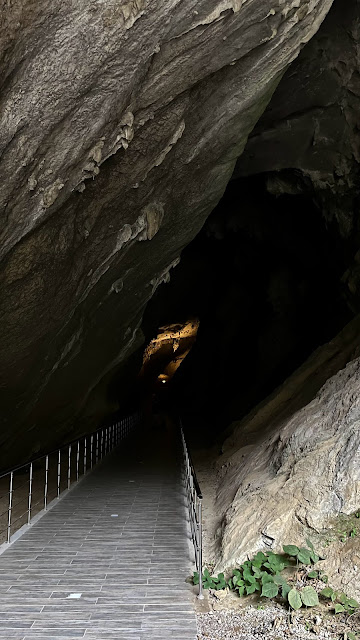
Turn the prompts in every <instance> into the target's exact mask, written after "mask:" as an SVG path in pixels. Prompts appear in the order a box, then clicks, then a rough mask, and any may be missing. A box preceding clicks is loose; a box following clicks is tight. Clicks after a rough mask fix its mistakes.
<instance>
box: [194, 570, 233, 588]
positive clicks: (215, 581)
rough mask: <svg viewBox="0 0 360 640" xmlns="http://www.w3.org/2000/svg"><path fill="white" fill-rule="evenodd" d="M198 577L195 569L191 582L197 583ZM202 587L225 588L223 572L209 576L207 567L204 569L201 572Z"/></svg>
mask: <svg viewBox="0 0 360 640" xmlns="http://www.w3.org/2000/svg"><path fill="white" fill-rule="evenodd" d="M199 581H200V578H199V574H198V572H197V571H195V572H194V577H193V584H199ZM203 588H204V589H215V590H216V591H219V590H220V589H225V588H226V581H225V577H224V574H223V573H219V574H218V576H217V577H216V576H211V575H210V573H209V570H208V569H204V572H203Z"/></svg>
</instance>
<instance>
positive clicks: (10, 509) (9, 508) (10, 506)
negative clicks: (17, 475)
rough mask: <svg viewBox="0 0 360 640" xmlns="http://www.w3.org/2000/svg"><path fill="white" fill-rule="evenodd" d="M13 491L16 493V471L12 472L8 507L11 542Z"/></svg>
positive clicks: (8, 531)
mask: <svg viewBox="0 0 360 640" xmlns="http://www.w3.org/2000/svg"><path fill="white" fill-rule="evenodd" d="M13 493H14V472H13V471H12V472H11V473H10V487H9V507H8V526H7V543H8V544H10V538H11V515H12V505H13Z"/></svg>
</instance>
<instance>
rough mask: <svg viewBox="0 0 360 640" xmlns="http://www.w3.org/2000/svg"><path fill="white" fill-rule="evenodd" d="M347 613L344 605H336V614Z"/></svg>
mask: <svg viewBox="0 0 360 640" xmlns="http://www.w3.org/2000/svg"><path fill="white" fill-rule="evenodd" d="M343 611H345V607H343V605H342V604H336V605H335V613H343Z"/></svg>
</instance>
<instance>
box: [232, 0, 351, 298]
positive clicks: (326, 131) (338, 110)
mask: <svg viewBox="0 0 360 640" xmlns="http://www.w3.org/2000/svg"><path fill="white" fill-rule="evenodd" d="M359 10H360V2H359V0H348V1H347V2H346V3H340V2H339V3H335V4H334V6H333V8H332V10H331V12H330V13H329V15H328V17H327V18H326V20H325V21H324V23H323V25H322V27H321V29H320V30H319V32H318V34H317V35H316V37H315V38H313V39H312V41H311V42H310V43H309V45H308V46H307V47H306V48H305V49H304V50H303V51H302V53H301V55H300V56H299V58H298V59H297V60H296V62H295V63H294V64H293V65H292V66H291V68H290V69H289V71H288V72H287V73H286V75H285V76H284V78H283V80H282V82H281V85H280V86H279V88H278V90H277V92H276V94H275V95H274V98H273V100H272V101H271V103H270V105H269V107H268V108H267V110H266V112H265V114H264V116H263V117H262V119H261V120H260V122H259V123H258V125H257V127H256V128H255V130H254V131H253V133H252V135H251V137H250V139H249V142H248V145H247V148H246V151H245V153H244V155H243V156H242V157H241V158H240V159H239V162H238V165H237V168H236V171H235V175H243V176H244V175H249V174H253V173H261V172H273V173H272V174H271V175H270V176H269V183H268V188H269V190H270V191H272V192H273V193H278V194H281V193H291V194H292V193H301V192H306V193H313V194H314V197H315V198H316V200H317V202H318V205H319V207H320V208H321V209H322V211H323V213H324V215H325V216H326V217H327V219H328V221H329V223H333V224H334V226H337V227H338V230H339V232H340V234H341V236H342V237H343V238H347V239H348V238H349V237H351V236H352V235H354V234H355V233H357V228H358V220H359V218H358V202H357V198H358V191H357V186H356V185H357V184H358V181H359V160H360V155H359V148H360V145H359V142H360V138H359V112H360V104H359V101H360V75H359V73H360V71H359V51H360V27H359ZM358 262H359V260H357V264H358ZM358 284H359V283H358ZM350 287H351V285H350ZM354 287H355V283H353V284H352V288H353V289H354Z"/></svg>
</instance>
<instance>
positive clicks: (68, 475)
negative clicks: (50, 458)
mask: <svg viewBox="0 0 360 640" xmlns="http://www.w3.org/2000/svg"><path fill="white" fill-rule="evenodd" d="M70 486H71V444H69V452H68V472H67V488H68V491H69V489H70Z"/></svg>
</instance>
